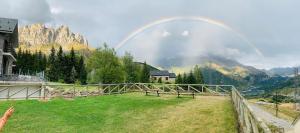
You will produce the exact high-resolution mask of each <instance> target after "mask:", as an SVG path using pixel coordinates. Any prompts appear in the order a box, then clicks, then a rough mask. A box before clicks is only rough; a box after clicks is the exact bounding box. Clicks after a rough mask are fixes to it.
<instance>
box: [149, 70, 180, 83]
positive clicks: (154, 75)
mask: <svg viewBox="0 0 300 133" xmlns="http://www.w3.org/2000/svg"><path fill="white" fill-rule="evenodd" d="M175 79H176V74H175V73H169V72H168V71H160V70H155V71H150V80H151V81H152V82H159V80H161V82H162V83H175Z"/></svg>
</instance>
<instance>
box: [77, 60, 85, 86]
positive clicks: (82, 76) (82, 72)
mask: <svg viewBox="0 0 300 133" xmlns="http://www.w3.org/2000/svg"><path fill="white" fill-rule="evenodd" d="M78 69H79V72H78V76H79V81H80V83H81V84H86V80H87V72H86V69H85V65H84V59H83V56H80V60H79V64H78Z"/></svg>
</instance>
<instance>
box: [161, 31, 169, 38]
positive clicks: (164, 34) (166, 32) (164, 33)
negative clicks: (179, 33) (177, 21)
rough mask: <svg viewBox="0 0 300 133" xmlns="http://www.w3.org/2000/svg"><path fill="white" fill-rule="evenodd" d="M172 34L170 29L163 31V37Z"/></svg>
mask: <svg viewBox="0 0 300 133" xmlns="http://www.w3.org/2000/svg"><path fill="white" fill-rule="evenodd" d="M170 35H171V33H170V32H168V31H163V33H162V36H163V37H167V36H170Z"/></svg>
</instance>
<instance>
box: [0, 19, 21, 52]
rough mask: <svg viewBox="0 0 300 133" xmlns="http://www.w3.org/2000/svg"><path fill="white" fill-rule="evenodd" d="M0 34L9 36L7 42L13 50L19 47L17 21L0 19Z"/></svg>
mask: <svg viewBox="0 0 300 133" xmlns="http://www.w3.org/2000/svg"><path fill="white" fill-rule="evenodd" d="M0 33H1V34H9V37H8V39H9V41H10V43H12V46H13V47H14V48H16V47H18V45H19V37H18V20H17V19H9V18H0Z"/></svg>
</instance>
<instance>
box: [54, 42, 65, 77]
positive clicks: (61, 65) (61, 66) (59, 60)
mask: <svg viewBox="0 0 300 133" xmlns="http://www.w3.org/2000/svg"><path fill="white" fill-rule="evenodd" d="M64 61H68V60H64V55H63V50H62V47H61V46H59V50H58V52H57V59H56V63H55V64H56V66H57V75H58V80H65V76H67V75H64V73H66V72H65V71H64V70H65V66H64V64H66V62H64Z"/></svg>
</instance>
